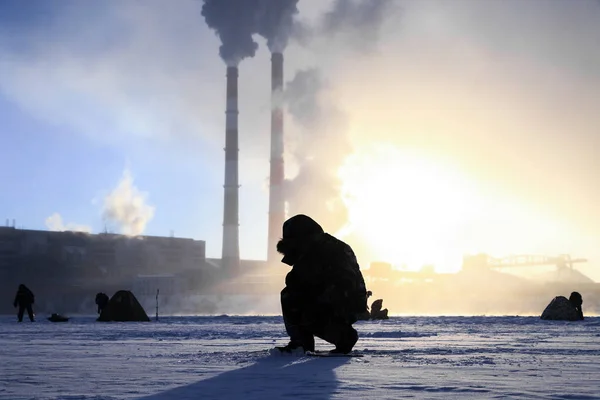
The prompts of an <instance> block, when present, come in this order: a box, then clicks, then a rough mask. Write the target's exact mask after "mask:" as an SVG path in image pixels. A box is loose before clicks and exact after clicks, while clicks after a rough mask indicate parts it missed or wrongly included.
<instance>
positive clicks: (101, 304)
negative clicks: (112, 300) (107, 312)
mask: <svg viewBox="0 0 600 400" xmlns="http://www.w3.org/2000/svg"><path fill="white" fill-rule="evenodd" d="M107 304H108V296H107V295H106V293H98V294H97V295H96V305H97V306H98V314H100V313H101V312H102V310H104V308H105V307H106V305H107Z"/></svg>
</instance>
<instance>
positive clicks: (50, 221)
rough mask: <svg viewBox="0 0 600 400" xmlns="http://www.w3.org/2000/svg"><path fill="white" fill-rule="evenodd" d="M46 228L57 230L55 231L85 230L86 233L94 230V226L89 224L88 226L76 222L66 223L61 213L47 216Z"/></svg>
mask: <svg viewBox="0 0 600 400" xmlns="http://www.w3.org/2000/svg"><path fill="white" fill-rule="evenodd" d="M46 228H48V230H51V231H55V232H64V231H71V232H85V233H91V232H92V228H90V227H89V226H86V225H79V224H74V223H68V224H65V223H64V222H63V219H62V216H61V215H60V214H59V213H54V214H52V215H51V216H49V217H48V218H46Z"/></svg>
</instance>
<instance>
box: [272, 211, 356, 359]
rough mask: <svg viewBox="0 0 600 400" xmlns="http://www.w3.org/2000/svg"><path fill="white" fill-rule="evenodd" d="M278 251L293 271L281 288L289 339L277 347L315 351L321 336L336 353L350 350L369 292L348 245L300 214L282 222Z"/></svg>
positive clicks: (354, 340) (281, 350)
mask: <svg viewBox="0 0 600 400" xmlns="http://www.w3.org/2000/svg"><path fill="white" fill-rule="evenodd" d="M277 251H278V252H279V253H281V254H283V256H284V257H283V259H282V260H281V261H282V262H283V263H285V264H287V265H290V266H292V270H291V271H290V272H289V273H288V274H287V276H286V278H285V288H284V289H283V290H282V291H281V309H282V313H283V320H284V323H285V329H286V331H287V334H288V335H289V336H290V342H289V344H288V345H287V346H283V347H276V349H277V350H279V351H280V352H282V353H284V352H287V353H291V352H302V353H303V352H306V351H314V350H315V339H314V337H315V336H317V337H319V338H321V339H323V340H325V341H327V342H329V343H331V344H333V345H335V348H334V349H333V350H331V352H332V353H343V354H347V353H349V352H350V351H352V348H353V347H354V345H355V344H356V342H357V340H358V333H357V332H356V330H355V329H354V328H353V327H352V324H353V323H355V322H356V321H357V317H356V316H357V315H360V314H361V313H364V312H366V311H367V290H366V287H365V282H364V279H363V276H362V273H361V272H360V268H359V265H358V262H357V260H356V256H355V255H354V252H353V251H352V249H351V248H350V246H348V245H347V244H346V243H344V242H342V241H341V240H338V239H336V238H335V237H333V236H331V235H329V234H327V233H325V232H324V231H323V228H322V227H321V226H320V225H319V224H318V223H317V222H315V221H314V220H313V219H312V218H310V217H308V216H306V215H302V214H300V215H296V216H294V217H292V218H290V219H288V220H287V221H286V222H285V223H284V224H283V238H282V239H281V240H280V241H279V242H278V243H277Z"/></svg>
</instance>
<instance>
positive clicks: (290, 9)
mask: <svg viewBox="0 0 600 400" xmlns="http://www.w3.org/2000/svg"><path fill="white" fill-rule="evenodd" d="M259 1H260V3H259V8H258V33H259V34H260V35H261V36H262V37H264V38H265V39H267V46H268V47H269V50H270V51H271V52H272V53H273V52H282V51H283V50H285V48H286V47H287V44H288V41H289V38H290V36H291V35H292V32H293V29H294V16H295V15H296V14H298V0H259Z"/></svg>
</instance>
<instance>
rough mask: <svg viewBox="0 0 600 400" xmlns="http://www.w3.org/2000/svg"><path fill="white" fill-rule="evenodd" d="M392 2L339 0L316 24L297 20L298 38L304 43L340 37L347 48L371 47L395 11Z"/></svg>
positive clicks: (363, 49) (361, 49)
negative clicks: (387, 19)
mask: <svg viewBox="0 0 600 400" xmlns="http://www.w3.org/2000/svg"><path fill="white" fill-rule="evenodd" d="M392 3H393V2H392V0H335V1H334V2H333V5H332V7H331V8H330V9H329V10H327V11H326V12H325V13H324V14H323V15H322V16H321V17H320V18H319V20H318V21H317V22H316V23H315V24H313V25H312V26H311V25H310V24H307V23H301V22H299V21H298V22H296V23H295V24H294V26H293V35H294V39H295V40H296V41H297V42H298V43H300V44H301V45H309V44H311V43H312V42H313V41H315V40H327V41H329V40H332V39H340V40H342V41H343V46H344V47H346V48H350V49H354V50H359V51H371V50H372V49H373V48H374V47H375V46H376V45H377V43H378V41H379V40H378V39H379V35H380V30H381V26H382V25H383V23H384V22H385V20H386V18H388V17H389V16H391V15H393V4H392Z"/></svg>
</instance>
